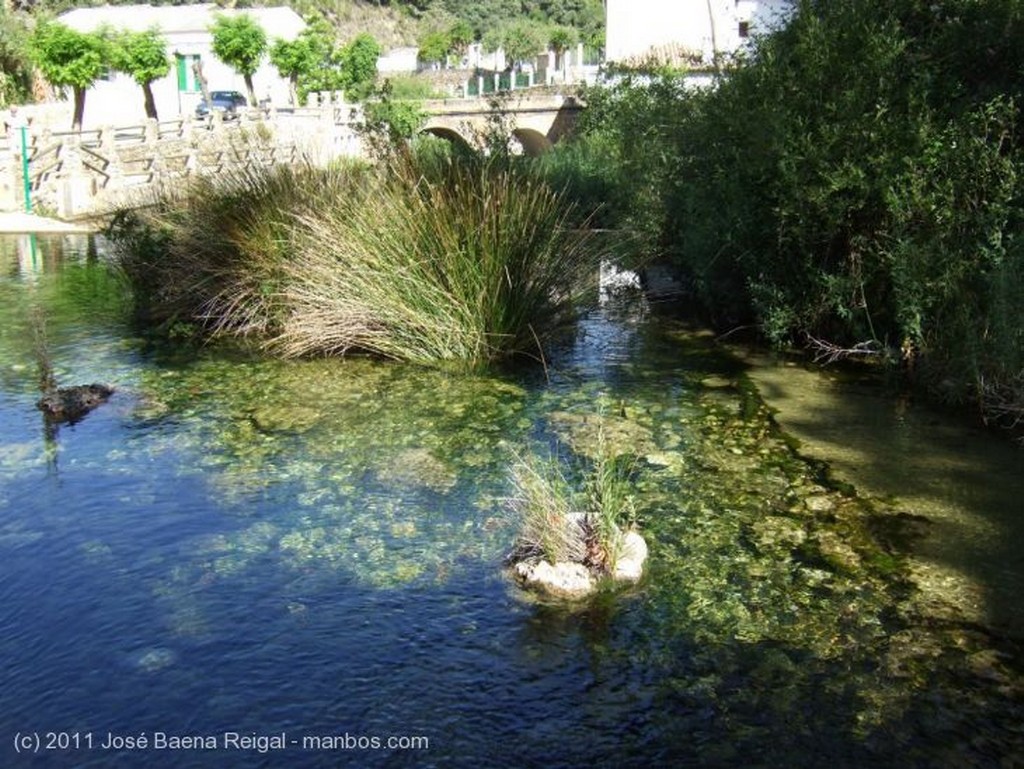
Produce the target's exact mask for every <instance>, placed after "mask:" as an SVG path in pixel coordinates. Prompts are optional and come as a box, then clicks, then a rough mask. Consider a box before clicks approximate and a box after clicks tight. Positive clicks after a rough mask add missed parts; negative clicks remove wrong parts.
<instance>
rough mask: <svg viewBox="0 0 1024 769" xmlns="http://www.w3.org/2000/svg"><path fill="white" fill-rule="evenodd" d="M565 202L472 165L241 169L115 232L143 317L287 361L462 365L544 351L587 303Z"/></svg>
mask: <svg viewBox="0 0 1024 769" xmlns="http://www.w3.org/2000/svg"><path fill="white" fill-rule="evenodd" d="M573 216H574V213H573V208H572V206H571V205H570V204H569V203H568V202H567V201H566V199H565V198H564V196H562V195H560V194H559V193H557V192H555V191H553V190H552V189H551V188H550V187H549V186H547V185H546V184H544V183H543V182H542V181H540V180H538V179H537V178H536V177H534V176H532V175H531V174H528V173H524V172H522V171H515V170H513V169H511V168H509V167H508V166H504V165H499V164H495V163H488V162H485V161H479V160H465V159H462V160H460V159H455V158H452V159H437V158H434V159H432V160H431V161H430V162H426V163H422V164H421V163H418V162H417V161H416V160H415V159H413V158H412V157H410V156H404V157H403V156H399V157H396V158H394V159H393V160H392V162H391V163H390V165H388V166H387V167H385V168H383V169H376V170H373V171H369V170H365V169H363V170H359V169H352V168H348V169H343V170H340V171H339V170H329V171H324V170H320V169H314V168H311V167H303V168H299V169H288V168H274V169H262V170H252V169H247V170H242V171H237V172H234V173H231V174H228V175H226V176H224V177H218V178H205V179H200V180H197V181H195V182H194V183H193V184H191V185H190V186H189V187H188V188H187V189H186V190H185V191H184V192H183V193H181V194H176V195H165V196H162V197H161V198H159V199H158V200H157V201H155V202H154V203H153V204H152V205H150V206H148V207H146V208H145V209H144V210H143V211H142V212H141V213H124V214H122V215H121V217H120V218H119V220H118V223H117V225H116V226H115V227H114V228H113V230H112V235H113V236H114V239H115V240H116V241H118V242H120V244H121V246H122V248H121V264H122V266H123V268H124V269H125V272H126V273H127V274H128V276H129V278H130V279H131V281H132V283H133V285H134V286H135V288H136V293H137V295H138V299H139V302H140V305H142V306H143V307H144V308H145V310H146V313H147V315H148V317H149V318H150V320H152V321H155V322H156V323H163V324H170V323H173V322H175V321H187V322H190V323H193V324H196V325H198V326H199V327H200V328H201V329H202V330H204V331H205V332H207V333H210V334H230V335H235V336H253V337H256V338H258V339H259V340H261V341H262V342H263V343H264V344H265V345H266V346H267V348H268V349H271V350H273V351H275V352H276V353H278V354H281V355H283V356H285V357H298V356H309V355H336V354H345V353H349V352H353V351H359V352H363V353H370V354H373V355H378V356H381V357H384V358H392V359H398V360H406V361H416V362H426V363H429V362H439V361H444V362H462V363H467V364H470V365H473V366H476V365H478V364H486V363H489V362H492V361H495V360H496V359H499V358H504V357H507V356H510V355H516V354H525V355H533V356H535V357H542V356H543V349H544V347H545V345H546V344H548V343H549V342H550V341H551V340H552V338H554V337H555V336H556V335H557V334H558V333H560V332H561V331H563V330H564V329H566V328H567V327H568V326H569V325H570V324H571V322H572V321H573V320H574V318H575V316H576V314H577V311H578V310H579V308H580V306H581V303H582V300H583V298H584V297H590V296H595V295H596V292H595V290H594V289H595V288H596V286H595V284H596V280H597V274H598V259H599V256H598V253H597V249H596V247H595V243H596V241H595V240H594V239H593V238H592V235H591V233H590V232H588V231H587V230H585V229H580V228H578V227H576V226H573V224H572V222H573Z"/></svg>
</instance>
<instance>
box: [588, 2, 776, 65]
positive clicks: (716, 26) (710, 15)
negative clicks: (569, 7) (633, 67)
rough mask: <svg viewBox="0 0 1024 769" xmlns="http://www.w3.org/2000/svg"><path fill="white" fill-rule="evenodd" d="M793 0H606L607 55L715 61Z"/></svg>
mask: <svg viewBox="0 0 1024 769" xmlns="http://www.w3.org/2000/svg"><path fill="white" fill-rule="evenodd" d="M792 7H793V2H792V0H605V24H606V28H605V58H606V59H607V60H608V61H612V62H640V61H643V60H645V59H649V58H651V57H655V58H658V59H661V60H665V59H669V60H674V59H675V60H677V59H679V58H684V59H691V60H692V61H693V62H696V61H703V62H705V63H707V62H711V61H712V60H713V59H714V54H715V53H716V52H717V53H725V54H728V53H735V52H736V51H738V50H740V49H741V48H742V47H743V46H744V45H745V43H746V41H747V39H748V38H749V37H750V36H752V35H755V34H757V33H758V32H764V31H765V30H768V29H770V28H771V27H772V26H773V25H775V24H778V23H779V22H780V21H781V20H783V19H784V18H785V16H786V14H787V13H788V12H790V11H791V9H792Z"/></svg>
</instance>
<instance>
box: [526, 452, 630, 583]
mask: <svg viewBox="0 0 1024 769" xmlns="http://www.w3.org/2000/svg"><path fill="white" fill-rule="evenodd" d="M594 448H595V450H594V453H593V458H592V459H587V460H584V461H583V463H582V464H581V465H580V466H579V467H578V468H576V470H577V472H576V473H575V474H574V475H575V476H576V477H577V478H578V481H577V482H576V483H573V482H572V481H570V480H569V479H568V478H567V477H566V474H565V472H564V470H563V463H562V462H561V460H559V459H558V457H557V456H551V457H548V458H546V459H543V458H540V457H538V456H536V455H533V454H527V455H525V456H522V455H518V454H517V455H515V457H514V461H513V463H512V466H511V468H510V470H509V479H510V482H511V484H512V488H513V492H512V494H511V496H509V497H508V498H507V499H506V506H507V508H508V510H509V511H510V512H511V514H512V516H513V518H514V519H515V520H516V522H517V523H518V527H519V531H518V536H517V540H516V545H515V548H514V550H513V552H512V554H511V556H510V560H511V561H524V560H538V559H543V560H546V561H549V562H550V563H552V564H554V563H559V562H570V563H582V564H584V565H586V566H587V567H589V568H590V569H592V570H593V571H596V572H600V573H605V572H607V573H611V572H613V571H614V570H615V564H616V562H617V561H618V559H619V556H620V555H621V553H622V549H623V542H624V535H625V532H626V531H627V530H628V529H630V528H632V527H633V526H634V524H635V519H636V504H635V501H634V494H635V489H634V488H633V486H632V483H631V474H632V470H633V469H634V468H635V466H636V457H635V456H634V455H630V454H624V453H617V452H615V451H613V450H612V448H611V444H610V443H608V442H607V441H605V440H604V438H603V434H602V433H600V432H599V438H598V444H597V445H596V446H595V447H594Z"/></svg>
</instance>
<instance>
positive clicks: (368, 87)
mask: <svg viewBox="0 0 1024 769" xmlns="http://www.w3.org/2000/svg"><path fill="white" fill-rule="evenodd" d="M380 54H381V47H380V43H378V42H377V40H376V39H375V38H374V37H373V35H371V34H369V33H368V32H361V33H360V34H358V35H356V36H355V37H354V38H353V39H352V40H351V41H350V42H349V43H348V44H347V45H344V46H342V47H341V48H340V49H339V50H338V52H337V53H336V55H335V61H336V63H337V64H338V66H339V67H340V69H341V84H342V87H343V88H344V89H345V96H346V98H348V99H351V100H352V101H359V100H362V99H365V98H366V97H367V96H369V95H370V93H371V92H372V91H373V83H374V81H375V80H376V78H377V59H378V58H380Z"/></svg>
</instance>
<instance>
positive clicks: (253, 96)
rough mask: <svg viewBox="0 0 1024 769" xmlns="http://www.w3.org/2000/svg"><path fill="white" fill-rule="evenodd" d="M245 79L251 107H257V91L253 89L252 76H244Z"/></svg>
mask: <svg viewBox="0 0 1024 769" xmlns="http://www.w3.org/2000/svg"><path fill="white" fill-rule="evenodd" d="M243 77H244V78H245V90H246V91H248V92H249V106H250V107H257V106H259V105H258V104H257V103H256V89H255V88H253V87H252V75H243Z"/></svg>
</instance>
